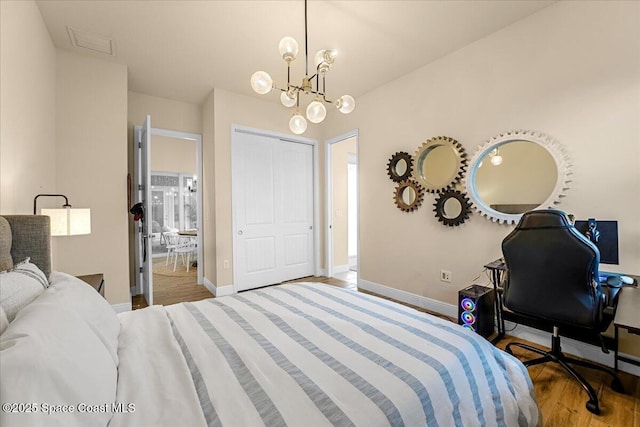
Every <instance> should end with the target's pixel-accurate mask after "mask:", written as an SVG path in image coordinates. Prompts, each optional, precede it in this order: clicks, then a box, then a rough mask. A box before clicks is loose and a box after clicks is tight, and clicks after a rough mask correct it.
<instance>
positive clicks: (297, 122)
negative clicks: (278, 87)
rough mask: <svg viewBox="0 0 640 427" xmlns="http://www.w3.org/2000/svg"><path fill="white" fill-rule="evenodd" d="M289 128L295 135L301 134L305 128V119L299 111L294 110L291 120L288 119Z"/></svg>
mask: <svg viewBox="0 0 640 427" xmlns="http://www.w3.org/2000/svg"><path fill="white" fill-rule="evenodd" d="M289 129H291V132H293V133H295V134H296V135H301V134H303V133H304V131H305V130H307V121H306V120H305V119H304V117H302V114H300V112H299V111H296V113H295V114H294V115H293V117H291V120H289Z"/></svg>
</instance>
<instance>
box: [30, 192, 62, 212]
mask: <svg viewBox="0 0 640 427" xmlns="http://www.w3.org/2000/svg"><path fill="white" fill-rule="evenodd" d="M38 197H64V205H62V207H63V208H70V207H71V205H70V204H69V199H67V196H65V195H64V194H38V195H37V196H36V197H34V198H33V214H34V215H36V212H37V210H36V205H37V201H38Z"/></svg>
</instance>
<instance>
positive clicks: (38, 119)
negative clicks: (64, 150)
mask: <svg viewBox="0 0 640 427" xmlns="http://www.w3.org/2000/svg"><path fill="white" fill-rule="evenodd" d="M55 67H56V50H55V48H54V46H53V43H52V42H51V38H50V37H49V33H48V32H47V28H46V27H45V25H44V22H43V20H42V16H41V15H40V11H39V10H38V7H37V6H36V4H35V3H34V2H31V1H25V2H6V1H2V2H0V213H2V214H28V215H30V214H32V213H33V198H34V197H35V196H36V195H37V194H39V193H53V192H55V188H56V185H55V184H56V175H55V171H56V164H55V161H54V158H55V154H54V153H55V141H56V139H55V119H56V114H55V90H56V81H55V78H56V73H55ZM41 200H42V202H41ZM57 201H62V199H60V200H57ZM45 203H46V201H45V200H44V199H39V200H38V207H41V206H45V207H46V205H45Z"/></svg>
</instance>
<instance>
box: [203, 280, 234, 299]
mask: <svg viewBox="0 0 640 427" xmlns="http://www.w3.org/2000/svg"><path fill="white" fill-rule="evenodd" d="M203 284H204V286H205V287H206V288H207V289H208V290H209V292H211V293H212V294H213V296H214V297H223V296H225V295H232V294H235V293H236V291H235V289H234V288H233V285H227V286H216V285H214V284H213V282H211V280H209V279H207V278H206V277H205V278H204V283H203Z"/></svg>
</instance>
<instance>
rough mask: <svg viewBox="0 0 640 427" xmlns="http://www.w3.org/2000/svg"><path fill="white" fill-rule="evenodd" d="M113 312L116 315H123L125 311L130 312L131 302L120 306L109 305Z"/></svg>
mask: <svg viewBox="0 0 640 427" xmlns="http://www.w3.org/2000/svg"><path fill="white" fill-rule="evenodd" d="M111 307H113V310H114V311H115V312H116V313H124V312H125V311H131V302H123V303H121V304H111Z"/></svg>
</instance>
